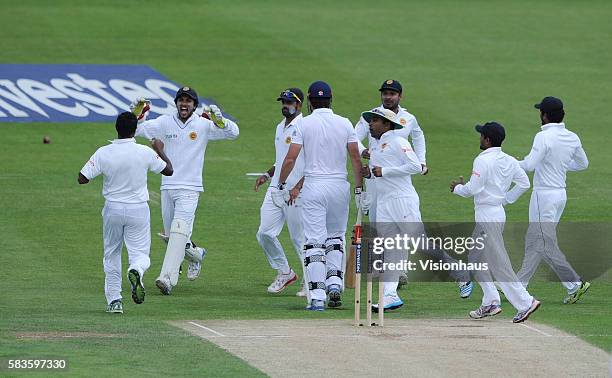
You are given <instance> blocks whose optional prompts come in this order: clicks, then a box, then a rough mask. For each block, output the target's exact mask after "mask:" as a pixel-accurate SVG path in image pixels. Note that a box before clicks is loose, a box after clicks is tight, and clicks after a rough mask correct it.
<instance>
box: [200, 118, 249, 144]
mask: <svg viewBox="0 0 612 378" xmlns="http://www.w3.org/2000/svg"><path fill="white" fill-rule="evenodd" d="M203 120H204V118H203ZM206 121H207V122H208V123H209V125H208V140H223V139H229V140H234V139H236V138H238V135H239V134H240V129H239V128H238V125H237V124H236V122H234V121H232V120H230V119H227V118H225V117H224V118H223V124H224V125H225V127H224V128H222V129H221V128H219V127H217V126H216V125H215V124H214V122H213V121H210V120H206Z"/></svg>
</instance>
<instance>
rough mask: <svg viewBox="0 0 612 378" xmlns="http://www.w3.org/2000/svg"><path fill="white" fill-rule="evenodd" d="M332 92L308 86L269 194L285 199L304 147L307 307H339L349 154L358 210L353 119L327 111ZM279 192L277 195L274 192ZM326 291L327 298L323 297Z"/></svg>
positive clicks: (359, 184) (316, 84)
mask: <svg viewBox="0 0 612 378" xmlns="http://www.w3.org/2000/svg"><path fill="white" fill-rule="evenodd" d="M331 102H332V90H331V88H330V86H329V85H328V84H327V83H325V82H323V81H316V82H314V83H312V84H311V85H310V87H309V88H308V104H309V110H311V114H310V115H308V116H307V117H304V119H303V120H302V123H301V124H300V125H298V128H297V129H296V130H295V132H294V135H292V142H291V145H290V146H289V151H288V152H287V156H286V157H285V159H284V161H283V165H282V169H281V172H280V175H279V178H278V182H279V184H278V186H277V187H276V188H274V189H273V195H279V196H282V197H283V198H284V199H285V200H286V201H289V199H290V194H289V188H288V187H287V179H288V177H289V175H290V173H291V172H292V171H293V169H294V166H295V163H296V161H297V158H298V156H299V154H300V152H301V151H302V150H303V151H304V186H303V188H302V204H303V208H302V217H303V220H304V222H303V224H304V236H305V239H306V241H305V245H304V254H305V257H304V265H305V267H306V273H307V276H308V281H309V282H308V288H309V291H310V298H311V300H310V303H309V305H308V306H307V309H308V310H311V311H323V310H325V300H326V299H327V303H328V306H329V307H339V306H341V304H342V302H341V292H342V289H343V281H342V277H343V266H342V265H343V264H342V260H343V254H344V235H345V233H346V226H347V222H348V213H349V200H350V184H349V182H348V181H347V170H346V159H347V155H350V157H351V163H352V166H353V174H354V177H355V201H356V203H357V208H358V209H359V208H361V196H362V190H361V189H362V176H361V159H360V157H359V149H358V147H357V137H356V136H355V130H354V129H353V125H352V124H351V122H350V121H349V120H348V119H346V118H344V117H341V116H339V115H336V114H334V112H333V111H332V109H331ZM275 192H278V193H275ZM326 291H327V297H326Z"/></svg>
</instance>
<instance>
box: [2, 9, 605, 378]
mask: <svg viewBox="0 0 612 378" xmlns="http://www.w3.org/2000/svg"><path fill="white" fill-rule="evenodd" d="M610 19H612V3H610V2H606V1H589V2H572V1H540V2H531V1H513V2H511V3H508V2H490V1H482V2H475V1H471V2H461V3H459V2H454V1H446V2H443V1H438V2H435V3H433V2H431V3H427V4H419V3H417V2H408V1H397V2H392V3H391V2H390V3H372V2H369V1H346V2H344V1H337V2H317V1H314V2H313V1H311V2H307V3H301V4H298V3H286V2H284V3H283V2H272V1H258V2H254V1H232V2H196V1H183V2H181V3H180V5H177V4H172V3H171V2H162V1H146V2H145V1H132V2H129V3H128V2H123V1H115V2H98V3H92V2H69V1H53V2H42V1H19V2H14V1H0V39H1V41H2V43H1V45H0V46H1V48H0V63H99V64H104V63H126V64H148V65H150V66H152V67H153V68H155V69H156V70H158V71H160V72H161V73H163V74H164V75H166V76H167V77H169V78H171V79H172V80H174V81H176V82H179V83H185V84H190V85H192V86H194V87H195V88H196V89H197V90H198V91H199V92H200V94H201V95H202V96H204V97H213V98H215V99H216V100H217V101H218V102H219V103H221V104H222V106H223V108H224V110H226V111H227V112H228V113H230V114H232V115H233V116H234V117H235V118H236V119H237V120H238V121H239V125H240V128H241V134H240V138H239V139H238V140H237V141H235V142H215V143H214V144H213V143H211V144H210V145H209V150H208V154H207V157H206V171H205V181H206V185H207V191H206V192H205V193H204V194H203V195H202V197H201V201H200V209H199V211H198V217H197V222H196V224H195V229H194V235H195V236H194V239H195V240H196V241H199V242H201V243H202V244H204V245H205V246H206V247H207V248H208V250H209V252H210V253H209V256H208V257H207V259H206V261H205V266H204V269H203V273H202V276H201V277H200V278H199V279H198V280H197V281H195V282H186V281H184V282H181V284H180V285H179V286H178V287H177V288H176V290H175V292H174V295H172V296H171V297H163V298H162V297H161V296H160V295H159V294H158V293H157V291H156V290H154V284H153V281H154V279H155V277H156V274H157V273H158V271H159V269H160V266H161V262H162V258H163V250H164V246H163V244H162V242H161V241H160V240H157V239H155V240H154V241H153V245H152V251H151V259H152V266H151V271H150V273H149V274H147V275H146V276H145V285H146V286H147V288H148V289H149V294H148V296H147V299H146V302H145V304H144V305H141V306H136V305H134V304H133V303H131V302H130V301H127V300H126V305H125V314H124V315H123V316H110V315H108V314H106V313H104V307H105V300H104V294H103V271H102V240H101V217H100V210H101V207H102V204H103V200H102V198H101V195H100V189H101V180H97V182H94V183H93V184H91V185H88V186H87V187H79V186H78V185H77V184H76V175H77V173H78V171H79V169H80V168H81V166H82V165H83V163H84V162H85V161H86V160H87V158H88V157H89V156H90V155H91V153H92V152H93V151H94V150H95V149H96V148H97V147H99V146H101V145H103V144H104V143H106V140H107V139H110V138H113V131H114V130H113V127H112V125H110V124H78V123H66V124H42V123H37V124H6V123H2V124H0V131H1V135H2V137H1V141H2V147H1V148H0V157H1V158H0V161H1V163H0V230H2V233H1V234H0V267H1V272H2V276H3V277H4V279H3V281H2V290H0V292H1V294H0V357H30V358H34V357H40V356H63V357H67V358H68V359H69V364H70V372H71V373H72V374H74V375H82V376H84V375H92V374H95V375H103V374H106V375H108V374H114V375H121V376H123V375H147V374H148V375H158V376H159V375H162V374H168V375H170V374H171V375H206V376H223V375H225V376H237V375H258V374H261V373H260V372H258V371H257V370H255V369H253V368H251V367H250V366H248V365H247V364H245V363H244V362H243V361H241V360H239V359H237V358H235V357H233V356H231V355H229V354H227V353H226V352H224V351H223V350H221V349H218V348H217V347H215V346H214V345H212V344H210V343H208V342H205V341H202V340H200V339H198V338H195V337H191V336H188V335H187V334H186V333H185V332H184V331H181V330H178V329H175V328H173V327H171V326H169V325H167V324H166V323H165V322H166V321H167V320H172V319H213V318H223V319H268V318H321V317H325V318H343V319H347V321H348V319H349V318H351V316H352V309H351V308H349V307H345V308H344V309H343V310H339V311H326V312H325V313H322V314H310V313H307V312H305V311H302V307H303V302H302V301H301V300H299V299H297V298H296V297H295V296H294V293H295V289H291V290H288V291H289V292H288V293H287V294H286V295H281V296H278V297H272V296H269V295H267V294H266V290H265V289H266V286H267V285H268V284H269V282H270V281H271V280H272V279H273V277H274V272H273V271H271V270H270V269H269V268H268V266H267V262H266V260H265V258H264V255H263V253H262V251H261V250H260V248H259V246H258V244H257V242H256V239H255V232H256V230H257V226H258V223H259V205H260V203H261V200H262V199H263V193H254V192H252V181H251V180H249V179H247V178H245V173H246V172H257V171H262V170H264V169H267V168H268V167H269V166H270V165H271V164H272V162H273V161H272V160H273V156H274V152H273V144H272V142H273V133H274V126H275V125H276V123H277V122H278V121H279V119H280V112H279V109H278V105H277V103H276V101H275V99H276V96H277V95H278V92H279V91H280V90H281V89H284V88H286V87H288V86H294V85H297V86H300V87H302V88H303V89H305V88H306V87H307V86H308V84H309V83H310V82H312V81H314V80H319V79H322V80H326V81H328V82H329V83H330V84H331V85H332V87H333V90H334V103H333V105H334V110H335V111H336V112H337V113H339V114H342V115H345V116H347V117H349V118H350V119H351V120H352V121H356V120H357V117H358V115H359V113H360V112H361V111H363V110H366V109H368V108H371V107H373V106H375V105H378V103H379V99H378V91H377V88H378V86H379V85H380V83H381V82H382V81H383V80H384V79H387V78H396V79H398V80H400V81H401V82H402V84H404V88H405V95H404V101H403V105H404V106H405V107H407V108H408V109H409V110H410V111H411V112H412V113H414V114H415V115H416V116H417V118H418V119H419V122H420V124H421V127H422V128H423V130H424V132H425V135H426V138H427V147H428V153H427V157H428V164H429V166H430V169H431V173H430V175H428V176H426V177H417V178H415V180H414V182H415V186H416V187H417V190H418V191H419V193H420V195H421V212H422V215H423V219H424V220H426V221H467V220H470V219H472V216H473V214H472V213H473V206H472V203H471V202H470V201H468V200H462V199H461V198H458V197H456V196H455V197H453V196H451V195H450V194H449V192H448V182H449V181H450V179H451V178H453V177H455V176H458V175H464V176H466V177H467V176H469V173H470V171H471V164H472V160H473V158H474V156H475V155H476V154H477V153H478V152H479V150H478V135H477V134H476V133H475V132H473V125H474V124H475V123H477V122H484V121H488V120H497V121H500V122H501V123H503V124H504V125H505V126H506V129H507V134H508V137H507V140H506V142H505V145H504V147H505V150H506V151H507V152H508V153H510V154H512V155H516V156H524V155H525V154H526V153H527V152H528V151H529V148H530V146H531V141H532V139H533V136H534V135H535V133H536V132H537V131H538V124H539V120H538V114H537V112H536V111H535V110H534V109H533V104H534V103H535V102H537V101H538V100H540V99H541V98H542V97H543V96H545V95H555V96H558V97H561V98H562V99H563V100H564V101H565V104H566V109H567V119H566V121H567V126H568V128H570V129H572V130H574V131H576V132H577V133H578V134H579V135H580V137H581V139H582V141H583V145H584V148H585V150H586V151H587V154H588V155H589V159H590V163H591V165H590V167H589V170H588V171H586V172H583V173H578V174H571V175H570V176H569V178H568V197H569V198H570V201H569V202H568V205H567V208H566V211H565V214H564V218H563V220H564V221H570V220H571V221H600V222H609V221H610V220H611V219H612V217H611V216H610V209H611V206H610V203H609V198H610V197H611V194H612V193H611V190H610V187H611V184H612V178H611V177H612V165H611V164H609V158H610V152H609V150H610V145H611V144H612V140H611V139H612V138H611V133H610V129H609V121H608V117H607V114H608V112H609V108H610V104H612V93H611V92H610V87H611V84H612V63H611V62H612V46H611V42H610V41H612V26H610V23H609V20H610ZM43 135H49V136H51V138H52V144H50V145H43V144H42V143H41V140H42V137H43ZM158 185H159V177H155V176H151V178H150V188H152V189H154V190H158ZM527 206H528V195H526V196H524V198H522V199H521V200H520V201H519V202H518V203H517V204H515V205H513V206H511V207H509V208H508V210H507V214H508V219H509V220H510V221H525V220H526V219H527ZM151 212H152V227H153V230H155V231H157V230H159V229H161V216H160V209H159V205H158V204H155V203H151ZM351 219H353V218H352V217H351ZM283 241H284V242H287V241H288V238H287V235H285V234H283ZM510 244H511V245H513V246H514V245H516V246H518V248H514V247H513V248H511V254H512V255H513V260H514V261H517V260H520V257H521V254H522V252H521V248H520V245H521V241H520V240H513V241H510ZM286 245H288V244H286ZM289 255H290V256H289V257H290V258H291V261H292V262H293V263H296V259H295V256H294V254H293V253H290V254H289ZM543 270H544V269H543ZM530 290H531V292H532V293H533V294H534V295H536V296H537V297H538V298H540V299H542V301H543V306H542V309H541V310H540V311H538V313H536V314H535V315H534V316H533V321H537V322H543V323H547V324H551V325H554V326H556V327H559V328H561V329H563V330H566V331H568V332H570V333H574V334H576V335H578V336H580V337H582V338H584V339H586V340H587V341H589V342H591V343H593V344H595V345H597V346H599V347H601V348H604V349H606V350H608V351H609V350H610V348H611V347H612V316H610V313H611V312H612V283H611V279H610V275H609V273H608V276H607V279H600V280H598V281H595V282H594V284H593V287H592V289H591V291H590V292H589V294H588V296H586V297H585V298H584V300H582V301H580V302H579V303H578V304H576V305H573V306H563V305H562V304H561V299H562V298H563V294H564V291H563V290H562V288H561V285H559V284H557V283H547V282H542V281H539V282H536V283H534V284H533V285H532V286H531V287H530ZM403 295H404V296H405V299H406V301H407V305H406V306H405V307H404V308H403V309H402V310H401V311H400V312H399V313H397V314H390V315H389V317H390V318H416V317H442V318H447V317H453V318H456V317H464V316H466V314H467V311H469V310H470V309H473V308H475V307H477V306H478V304H479V302H480V298H479V297H480V290H479V289H477V290H475V292H474V295H473V296H472V298H470V299H469V300H466V301H460V300H459V298H458V296H457V293H456V288H455V286H454V285H453V284H451V283H437V284H433V283H432V284H424V283H419V284H413V285H410V288H409V289H407V290H406V291H404V292H403ZM346 296H347V298H352V291H348V292H347V293H346ZM126 299H129V295H128V294H127V292H126ZM507 308H508V310H510V306H507ZM511 312H512V311H506V312H505V313H504V315H503V316H505V317H507V318H508V321H510V316H511V315H512V314H511ZM58 331H59V332H79V331H87V332H97V333H110V334H115V335H121V337H114V338H96V337H90V338H72V339H42V340H24V339H20V338H18V334H19V333H24V332H39V333H44V332H58ZM3 373H4V372H3Z"/></svg>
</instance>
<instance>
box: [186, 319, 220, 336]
mask: <svg viewBox="0 0 612 378" xmlns="http://www.w3.org/2000/svg"><path fill="white" fill-rule="evenodd" d="M189 324H191V325H194V326H196V327H199V328H202V329H205V330H207V331H208V332H210V333H214V334H215V335H217V336H221V337H225V335H224V334H222V333H221V332H217V331H215V330H214V329H211V328H208V327H205V326H203V325H201V324H198V323H196V322H189Z"/></svg>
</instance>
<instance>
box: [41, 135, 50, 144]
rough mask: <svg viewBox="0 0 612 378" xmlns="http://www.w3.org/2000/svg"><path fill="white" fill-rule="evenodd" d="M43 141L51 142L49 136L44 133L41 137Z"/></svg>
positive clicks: (45, 142)
mask: <svg viewBox="0 0 612 378" xmlns="http://www.w3.org/2000/svg"><path fill="white" fill-rule="evenodd" d="M43 143H44V144H49V143H51V138H49V136H48V135H45V136H44V137H43Z"/></svg>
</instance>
